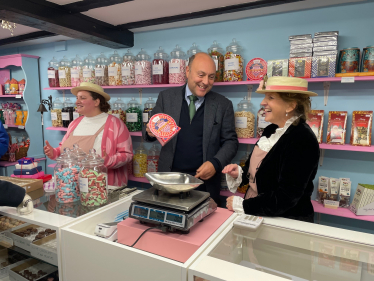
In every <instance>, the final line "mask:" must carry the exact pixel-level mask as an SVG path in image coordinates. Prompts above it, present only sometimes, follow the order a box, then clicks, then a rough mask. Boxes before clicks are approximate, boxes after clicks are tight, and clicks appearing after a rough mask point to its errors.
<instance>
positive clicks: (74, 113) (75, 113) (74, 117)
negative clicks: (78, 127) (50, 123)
mask: <svg viewBox="0 0 374 281" xmlns="http://www.w3.org/2000/svg"><path fill="white" fill-rule="evenodd" d="M77 118H79V113H78V112H75V111H74V112H73V119H74V120H75V119H77Z"/></svg>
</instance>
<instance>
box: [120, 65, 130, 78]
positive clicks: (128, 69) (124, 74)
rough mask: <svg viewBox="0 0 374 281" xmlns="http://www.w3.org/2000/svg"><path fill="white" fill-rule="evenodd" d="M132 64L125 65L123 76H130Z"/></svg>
mask: <svg viewBox="0 0 374 281" xmlns="http://www.w3.org/2000/svg"><path fill="white" fill-rule="evenodd" d="M130 75H131V72H130V66H123V67H122V76H130Z"/></svg>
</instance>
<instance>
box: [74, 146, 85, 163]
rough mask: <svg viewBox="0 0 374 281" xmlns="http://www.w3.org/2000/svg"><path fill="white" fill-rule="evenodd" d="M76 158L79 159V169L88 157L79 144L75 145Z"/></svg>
mask: <svg viewBox="0 0 374 281" xmlns="http://www.w3.org/2000/svg"><path fill="white" fill-rule="evenodd" d="M72 152H73V153H74V156H75V157H77V161H78V162H77V164H78V166H79V167H82V161H83V160H84V159H85V158H86V157H87V154H86V153H85V152H84V151H83V149H82V148H80V147H79V145H78V144H76V143H75V144H73V150H72Z"/></svg>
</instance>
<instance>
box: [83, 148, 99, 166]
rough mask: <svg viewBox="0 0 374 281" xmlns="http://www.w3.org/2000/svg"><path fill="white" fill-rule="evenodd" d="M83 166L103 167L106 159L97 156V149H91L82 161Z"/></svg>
mask: <svg viewBox="0 0 374 281" xmlns="http://www.w3.org/2000/svg"><path fill="white" fill-rule="evenodd" d="M82 165H83V166H102V165H104V159H103V158H101V157H100V156H99V154H96V149H94V148H91V149H90V150H89V152H88V154H87V156H86V158H84V159H83V160H82Z"/></svg>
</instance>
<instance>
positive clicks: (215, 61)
mask: <svg viewBox="0 0 374 281" xmlns="http://www.w3.org/2000/svg"><path fill="white" fill-rule="evenodd" d="M214 63H215V65H216V71H218V60H214Z"/></svg>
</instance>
